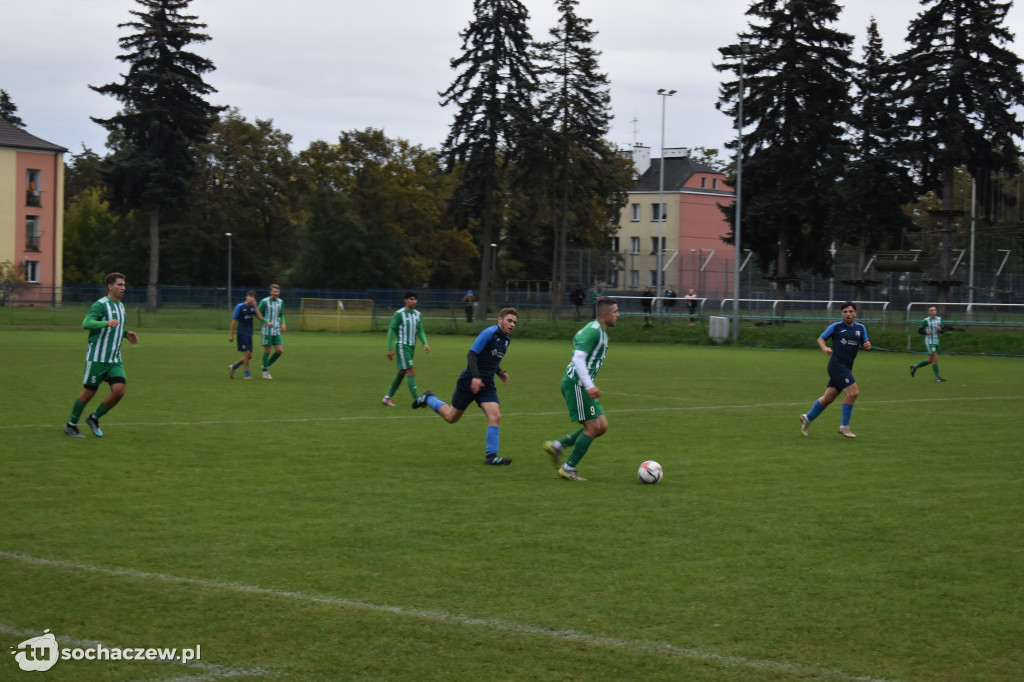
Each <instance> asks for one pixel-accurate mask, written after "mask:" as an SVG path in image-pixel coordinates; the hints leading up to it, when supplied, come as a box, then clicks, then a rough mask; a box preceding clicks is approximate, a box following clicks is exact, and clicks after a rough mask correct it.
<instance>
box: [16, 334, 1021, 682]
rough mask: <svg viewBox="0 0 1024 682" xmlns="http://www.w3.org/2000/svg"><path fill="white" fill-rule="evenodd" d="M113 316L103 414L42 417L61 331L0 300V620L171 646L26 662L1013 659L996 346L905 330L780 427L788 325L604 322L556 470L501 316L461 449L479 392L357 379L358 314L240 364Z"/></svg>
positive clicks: (366, 360) (807, 383) (924, 669)
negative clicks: (707, 339)
mask: <svg viewBox="0 0 1024 682" xmlns="http://www.w3.org/2000/svg"><path fill="white" fill-rule="evenodd" d="M428 332H429V330H428ZM140 336H141V344H140V345H139V346H133V347H126V349H125V351H124V356H125V366H126V369H127V373H128V377H129V383H128V395H127V397H126V398H125V400H124V401H123V402H122V403H121V404H120V405H119V406H118V407H117V408H116V409H115V410H114V411H113V412H111V414H110V415H108V416H107V417H106V418H105V419H104V421H103V427H104V431H105V432H106V437H105V438H103V439H97V438H94V437H93V436H92V435H91V434H88V429H87V428H85V427H84V425H83V431H85V432H86V433H87V437H86V438H84V439H71V438H68V437H66V436H65V435H64V434H63V433H62V431H61V424H62V423H63V421H64V420H65V418H66V417H67V414H68V412H69V410H70V407H71V403H72V400H73V398H74V396H75V395H76V394H77V392H78V390H79V388H80V383H79V377H80V374H81V371H82V364H83V356H84V344H85V334H84V333H82V332H62V331H0V345H2V347H3V349H4V356H5V358H6V359H7V360H8V366H7V369H6V372H5V373H6V377H5V378H6V381H5V388H4V390H3V392H2V394H0V414H2V418H0V442H2V443H3V446H2V450H3V455H2V457H0V519H2V522H0V577H2V579H0V640H2V644H4V645H6V646H5V648H6V649H7V650H8V651H11V652H13V651H14V650H15V649H16V647H17V645H18V644H19V643H20V642H22V641H25V640H27V639H29V638H31V637H35V636H38V635H41V634H43V631H44V630H47V629H48V630H50V632H51V633H53V634H54V635H55V636H56V638H57V642H58V644H59V645H60V646H61V647H63V648H66V649H71V648H76V647H77V648H80V649H84V648H88V647H92V646H95V645H96V644H102V645H103V646H104V647H107V648H113V647H153V648H157V647H159V648H172V647H174V648H179V649H181V648H193V647H196V646H197V645H198V646H200V647H201V660H199V661H196V662H193V663H192V664H190V665H187V666H186V665H182V664H180V663H163V662H156V661H149V662H138V661H131V662H128V661H99V662H95V661H84V660H83V661H75V660H61V661H59V662H57V663H56V664H55V665H54V667H53V668H52V669H51V670H50V671H48V672H46V673H42V674H41V675H38V677H39V679H42V680H47V679H49V680H75V681H76V682H78V681H83V682H88V681H91V680H143V681H148V682H156V681H160V682H165V681H168V680H220V679H260V680H297V681H305V680H352V679H364V680H459V681H467V682H469V681H472V682H476V681H479V680H529V681H532V680H673V681H678V680H687V681H696V682H704V681H707V682H712V681H719V680H752V681H758V682H761V681H768V680H863V681H876V680H904V681H909V680H920V681H928V682H931V681H936V680H949V681H954V680H955V681H961V680H979V681H986V682H988V681H998V680H1007V681H1015V682H1016V681H1017V680H1020V679H1021V678H1022V677H1024V651H1022V647H1021V642H1022V641H1024V612H1022V604H1024V580H1022V576H1024V542H1022V540H1024V524H1022V519H1024V460H1022V458H1021V456H1020V453H1021V445H1020V437H1019V434H1018V433H1017V428H1018V426H1019V423H1018V421H1019V420H1020V419H1021V418H1022V415H1024V410H1022V408H1024V389H1022V387H1021V385H1020V382H1021V379H1022V378H1024V372H1022V369H1024V365H1022V362H1024V360H1021V359H1019V358H999V357H975V356H952V357H946V356H944V357H942V359H941V362H942V372H943V375H944V376H945V377H946V378H947V379H949V381H948V383H945V384H940V383H936V382H935V381H934V378H933V375H932V373H931V371H930V370H928V369H925V370H922V371H921V372H919V373H918V375H917V378H915V379H911V378H910V376H909V373H908V371H907V367H908V365H909V364H910V363H911V362H914V361H917V360H918V359H920V357H921V356H920V355H914V356H910V355H907V354H904V353H882V352H862V353H861V355H860V357H859V358H858V360H857V366H856V368H855V373H856V376H857V379H858V383H859V384H860V386H861V397H860V399H859V401H858V403H857V407H856V409H855V411H854V415H853V423H852V426H853V430H854V432H855V433H856V434H857V436H858V437H857V439H856V440H852V441H851V440H846V439H844V438H842V437H840V436H839V435H838V434H837V433H836V427H837V426H838V423H839V418H840V410H839V407H838V403H837V404H835V405H833V406H832V407H830V408H829V409H828V410H827V411H826V412H825V413H824V414H823V415H822V416H821V417H820V418H819V419H818V420H817V421H816V422H815V423H814V424H813V425H812V426H811V436H810V438H803V437H801V435H800V433H799V423H798V419H797V417H798V415H799V414H800V413H801V412H805V411H806V410H807V408H808V407H809V406H810V404H811V402H812V400H813V399H814V398H816V397H817V396H818V395H820V393H821V392H822V389H823V387H824V383H825V380H826V375H825V363H826V359H825V357H824V356H823V355H822V354H821V353H820V352H819V351H817V350H816V349H815V350H785V351H781V350H763V349H746V348H716V347H710V346H685V345H657V344H650V343H618V344H617V343H616V341H615V332H614V331H613V332H612V346H611V350H610V352H609V356H608V360H607V363H606V364H605V366H604V368H603V369H602V371H601V375H600V377H599V381H598V385H599V386H600V387H601V388H602V389H603V390H604V391H605V396H604V397H603V398H602V402H603V403H604V405H605V408H606V409H607V411H608V415H609V422H610V428H609V431H608V434H607V435H606V436H604V437H603V438H601V439H599V440H598V441H597V442H596V443H595V444H594V446H593V447H592V448H591V449H590V452H589V454H588V455H587V457H586V458H585V459H584V460H583V462H582V463H581V465H580V472H581V473H582V474H583V475H584V476H586V477H587V478H588V479H589V480H588V481H587V482H585V483H570V482H567V481H563V480H560V479H559V478H557V476H556V475H555V472H554V469H553V468H552V466H551V464H550V462H549V461H548V460H547V457H546V455H545V454H544V453H543V451H542V450H541V448H540V444H541V442H543V441H544V440H548V439H551V438H554V437H558V436H561V435H562V434H564V433H566V432H568V431H569V430H570V428H571V426H572V425H571V424H570V423H569V422H568V419H567V418H566V415H565V406H564V404H563V403H562V401H561V395H560V393H559V392H558V381H559V378H560V376H561V374H562V371H563V369H564V367H565V364H566V363H567V362H568V358H569V351H570V348H571V346H570V343H569V340H568V338H566V339H563V340H558V341H547V340H540V339H520V340H518V341H514V342H513V344H512V347H511V349H510V352H509V355H508V357H507V358H506V360H505V363H504V366H505V367H506V368H507V369H508V371H509V373H510V376H511V381H510V383H509V384H508V385H507V386H503V387H501V388H499V393H500V395H501V400H502V411H503V422H502V431H501V433H502V448H501V454H502V455H504V456H506V457H511V458H512V459H513V460H514V463H513V464H512V466H510V467H485V466H483V465H482V459H483V458H482V455H483V441H484V429H485V422H484V420H483V418H482V417H481V416H480V412H479V410H477V409H476V408H471V410H470V411H469V412H467V414H466V417H465V418H464V419H463V420H462V421H461V422H459V423H457V424H454V425H449V424H446V423H444V422H443V421H442V420H441V419H440V418H438V417H437V415H435V414H434V413H433V412H431V411H429V410H417V411H412V410H410V409H409V402H410V399H409V394H408V391H407V390H406V388H405V386H404V385H403V386H402V387H401V388H400V390H399V392H398V395H397V396H396V400H397V401H398V402H399V405H400V407H398V408H385V407H383V406H382V405H381V404H380V398H381V396H382V395H383V393H384V390H385V388H386V386H387V384H388V382H389V381H390V378H391V376H392V375H393V372H394V365H393V363H389V362H388V361H387V359H386V357H385V354H384V346H385V341H384V335H383V334H350V335H342V336H339V335H333V334H323V333H320V334H318V333H305V334H289V335H287V336H286V339H285V340H286V351H287V352H286V354H285V355H284V357H282V358H281V360H280V361H279V362H278V363H277V364H276V365H275V366H274V368H273V374H274V380H273V381H264V380H260V379H257V380H256V381H252V382H246V381H242V380H241V379H240V378H236V379H234V380H233V381H232V380H229V379H228V377H227V365H228V363H229V362H230V361H232V360H234V359H235V358H236V357H237V353H236V352H234V348H233V345H232V344H229V343H228V341H227V335H226V334H214V333H206V332H192V333H160V332H157V331H149V330H146V331H145V333H142V332H140ZM431 341H432V342H433V344H434V345H433V352H431V353H430V354H429V355H427V354H424V352H423V351H422V349H420V350H418V352H417V358H416V359H417V365H418V373H419V374H418V377H417V379H418V384H419V387H420V390H424V389H427V388H433V389H435V390H437V392H438V393H439V395H441V397H443V398H444V399H446V400H447V399H448V397H449V396H450V395H451V389H452V386H453V384H454V379H455V376H456V374H457V373H458V371H459V370H460V369H461V368H462V367H463V366H464V363H465V353H466V350H467V348H468V346H469V343H470V341H471V339H470V337H458V336H436V337H433V338H431ZM808 347H809V348H813V347H814V346H813V336H811V337H810V338H809V343H808ZM106 392H107V389H106V388H105V387H104V388H102V389H101V391H100V397H102V396H104V395H106ZM94 404H95V403H94ZM90 409H91V408H90ZM649 458H650V459H656V460H658V461H659V462H661V464H662V465H663V466H664V468H665V478H664V480H663V481H662V482H661V483H660V484H658V485H655V486H643V485H640V484H639V483H638V482H637V480H636V469H637V466H638V465H639V464H640V462H641V461H643V460H644V459H649ZM22 678H25V679H35V677H32V676H30V675H28V674H27V673H24V672H22V671H21V670H20V669H19V667H18V665H17V663H16V661H15V660H14V656H9V657H7V658H6V659H0V680H19V679H22Z"/></svg>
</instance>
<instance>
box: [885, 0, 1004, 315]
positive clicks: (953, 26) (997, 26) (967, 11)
mask: <svg viewBox="0 0 1024 682" xmlns="http://www.w3.org/2000/svg"><path fill="white" fill-rule="evenodd" d="M921 4H922V5H924V9H922V10H921V12H920V13H919V14H918V15H917V17H916V18H915V19H914V20H913V21H911V23H910V30H909V33H908V35H907V43H908V44H909V45H910V47H909V48H908V49H907V50H906V51H904V52H902V53H901V54H899V55H897V56H896V57H895V58H894V59H893V62H894V63H893V69H892V87H893V89H894V91H895V92H897V93H898V103H899V106H900V112H901V116H902V122H903V123H904V125H906V127H907V134H906V137H905V139H904V142H903V143H902V145H901V149H902V152H903V153H904V154H905V156H906V157H907V158H908V160H910V161H911V162H912V163H913V164H914V166H915V167H916V168H917V169H918V170H919V173H920V179H921V189H922V190H934V191H935V192H936V193H937V194H938V196H939V197H940V198H941V200H942V208H941V214H940V215H941V216H942V228H941V230H940V231H941V234H942V239H941V242H940V246H939V278H940V279H945V278H946V277H948V275H949V272H950V269H951V263H952V234H953V232H954V229H955V228H954V218H955V216H956V214H957V211H956V210H955V209H954V204H953V195H954V192H953V186H954V180H955V177H956V169H957V168H958V167H960V166H966V167H967V170H968V171H969V172H970V174H971V175H972V176H973V177H975V178H982V177H986V176H988V175H989V174H992V173H998V172H1001V171H1012V172H1016V171H1017V164H1018V159H1019V152H1018V149H1017V145H1016V141H1017V140H1019V139H1020V138H1021V136H1022V133H1024V128H1022V123H1021V120H1020V119H1019V118H1018V115H1017V112H1018V110H1019V107H1020V106H1021V105H1022V104H1024V80H1022V78H1021V72H1020V66H1021V58H1020V57H1019V56H1018V55H1017V54H1016V52H1014V51H1013V50H1012V49H1010V48H1008V47H1006V46H1007V45H1010V44H1011V43H1012V42H1013V35H1012V34H1011V33H1010V32H1009V31H1008V30H1007V28H1006V26H1005V22H1006V14H1007V12H1008V11H1009V9H1010V6H1011V4H1012V3H1010V2H995V1H994V0H923V1H922V3H921ZM947 295H948V290H947V287H944V286H940V288H939V291H938V298H939V301H945V300H946V297H947Z"/></svg>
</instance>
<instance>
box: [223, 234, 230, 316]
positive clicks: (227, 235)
mask: <svg viewBox="0 0 1024 682" xmlns="http://www.w3.org/2000/svg"><path fill="white" fill-rule="evenodd" d="M224 236H225V237H227V238H228V308H230V307H231V233H230V232H225V233H224Z"/></svg>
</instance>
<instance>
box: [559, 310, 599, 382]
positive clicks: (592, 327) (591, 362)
mask: <svg viewBox="0 0 1024 682" xmlns="http://www.w3.org/2000/svg"><path fill="white" fill-rule="evenodd" d="M572 345H573V355H575V354H576V351H583V352H584V353H586V354H587V359H586V367H587V372H588V373H589V374H590V380H591V381H593V380H595V379H597V373H598V371H599V370H600V369H601V365H602V364H604V356H605V354H606V353H607V352H608V332H606V331H605V330H604V328H603V327H601V323H600V322H598V321H597V320H594V321H593V322H589V323H588V324H587V325H586V326H585V327H583V329H581V330H579V331H578V332H576V336H574V337H573V339H572ZM565 376H567V377H568V378H570V379H572V380H573V381H575V382H576V383H577V384H580V385H583V383H584V382H583V380H582V379H581V378H580V377H579V376H577V372H576V365H575V364H573V362H572V361H571V360H570V361H569V366H568V367H566V368H565Z"/></svg>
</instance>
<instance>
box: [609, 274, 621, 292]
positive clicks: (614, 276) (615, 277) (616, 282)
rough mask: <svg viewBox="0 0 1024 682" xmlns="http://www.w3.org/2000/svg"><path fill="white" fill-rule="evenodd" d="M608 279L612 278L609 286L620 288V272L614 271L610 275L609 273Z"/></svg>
mask: <svg viewBox="0 0 1024 682" xmlns="http://www.w3.org/2000/svg"><path fill="white" fill-rule="evenodd" d="M608 277H609V278H610V279H609V280H608V286H610V287H612V288H618V286H619V271H618V270H612V271H611V272H610V273H608Z"/></svg>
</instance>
